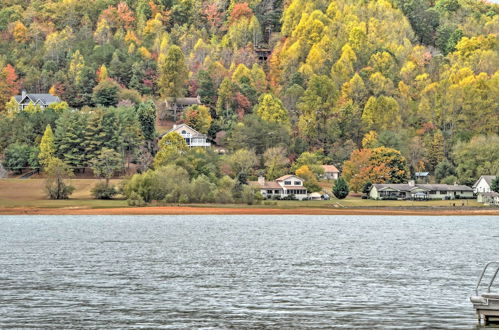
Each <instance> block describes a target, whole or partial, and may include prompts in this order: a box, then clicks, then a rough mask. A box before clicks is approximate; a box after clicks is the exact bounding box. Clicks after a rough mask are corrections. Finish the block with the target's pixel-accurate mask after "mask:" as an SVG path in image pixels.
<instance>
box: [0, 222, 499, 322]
mask: <svg viewBox="0 0 499 330" xmlns="http://www.w3.org/2000/svg"><path fill="white" fill-rule="evenodd" d="M498 257H499V217H400V216H398V217H379V216H140V217H138V216H130V217H124V216H92V217H87V216H60V217H57V216H50V217H48V216H0V328H8V327H13V328H14V327H15V328H18V327H37V328H48V327H51V328H68V327H72V328H74V327H80V328H81V327H86V328H92V327H95V328H97V327H99V328H124V327H145V328H154V327H162V328H165V327H171V328H199V327H203V328H325V327H328V328H342V327H343V328H354V327H357V328H371V329H372V328H383V329H388V328H397V329H398V328H422V329H423V328H452V329H459V328H462V329H473V328H475V325H476V319H475V316H474V311H473V309H472V305H471V304H470V303H469V300H468V297H469V295H470V293H472V291H473V287H474V284H475V282H476V280H477V277H478V275H479V273H480V271H481V269H482V267H483V265H484V263H485V262H487V261H490V260H493V259H496V261H497V259H498Z"/></svg>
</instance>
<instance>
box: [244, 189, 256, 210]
mask: <svg viewBox="0 0 499 330" xmlns="http://www.w3.org/2000/svg"><path fill="white" fill-rule="evenodd" d="M241 199H242V201H243V203H245V204H248V205H253V204H254V203H255V200H256V198H255V191H254V190H253V188H251V187H250V186H246V185H245V186H244V187H243V191H242V194H241Z"/></svg>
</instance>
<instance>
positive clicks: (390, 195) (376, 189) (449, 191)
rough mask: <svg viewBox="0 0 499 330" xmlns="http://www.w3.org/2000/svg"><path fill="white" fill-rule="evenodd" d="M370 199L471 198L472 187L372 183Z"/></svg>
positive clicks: (412, 183) (472, 195) (410, 182)
mask: <svg viewBox="0 0 499 330" xmlns="http://www.w3.org/2000/svg"><path fill="white" fill-rule="evenodd" d="M369 197H370V198H371V199H457V198H473V197H474V194H473V189H472V188H470V187H468V186H463V185H458V184H454V185H448V184H416V183H415V182H414V181H409V182H408V183H406V184H390V183H387V184H373V185H372V187H371V190H370V192H369Z"/></svg>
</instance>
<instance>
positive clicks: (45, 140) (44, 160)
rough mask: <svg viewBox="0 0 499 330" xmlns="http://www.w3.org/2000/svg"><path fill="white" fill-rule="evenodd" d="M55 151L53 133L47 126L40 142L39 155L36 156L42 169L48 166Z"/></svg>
mask: <svg viewBox="0 0 499 330" xmlns="http://www.w3.org/2000/svg"><path fill="white" fill-rule="evenodd" d="M55 151H56V149H55V142H54V132H53V131H52V127H51V126H50V124H49V125H47V128H46V129H45V133H44V134H43V137H42V140H41V142H40V153H39V154H38V160H39V162H40V165H41V166H42V167H43V168H45V167H46V166H47V165H48V163H49V161H50V159H51V158H53V157H55Z"/></svg>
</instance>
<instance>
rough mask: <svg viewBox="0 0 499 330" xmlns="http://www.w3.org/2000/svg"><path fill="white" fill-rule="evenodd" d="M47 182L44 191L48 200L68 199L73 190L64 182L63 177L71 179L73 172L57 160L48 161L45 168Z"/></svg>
mask: <svg viewBox="0 0 499 330" xmlns="http://www.w3.org/2000/svg"><path fill="white" fill-rule="evenodd" d="M45 171H46V173H47V180H46V182H45V191H46V192H47V196H48V197H49V198H50V199H68V198H69V196H70V195H71V194H72V193H73V192H74V190H75V188H74V187H73V186H71V185H68V184H66V183H65V182H64V178H65V177H71V176H72V175H73V172H72V171H71V170H70V169H69V167H68V165H67V164H66V163H64V162H63V161H62V160H60V159H58V158H52V159H50V160H49V161H48V165H47V167H46V168H45Z"/></svg>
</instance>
